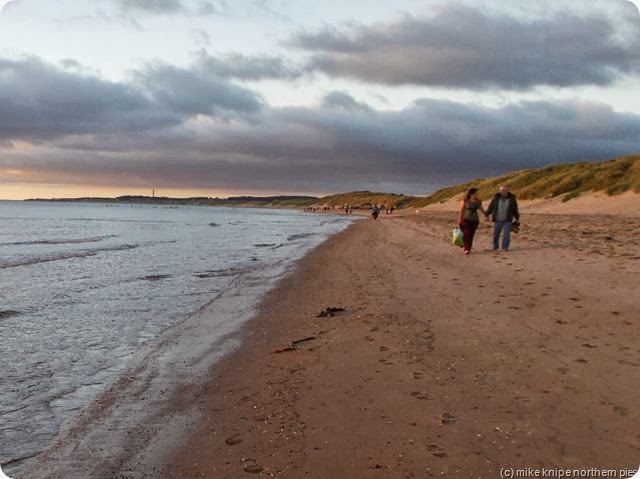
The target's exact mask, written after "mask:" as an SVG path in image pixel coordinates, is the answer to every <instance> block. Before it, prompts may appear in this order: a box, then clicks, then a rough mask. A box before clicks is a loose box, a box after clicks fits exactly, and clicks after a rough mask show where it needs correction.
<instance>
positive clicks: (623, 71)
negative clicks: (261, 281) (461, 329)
mask: <svg viewBox="0 0 640 479" xmlns="http://www.w3.org/2000/svg"><path fill="white" fill-rule="evenodd" d="M636 3H638V2H636ZM0 6H1V8H2V10H0V199H24V198H35V197H38V198H52V197H58V198H59V197H77V196H117V195H120V194H143V195H151V194H152V192H154V191H155V194H156V196H180V197H186V196H211V197H227V196H230V195H242V194H253V195H272V194H311V195H317V196H321V195H325V194H332V193H340V192H347V191H355V190H370V191H377V192H388V193H398V194H408V195H426V194H429V193H431V192H433V191H435V190H437V189H438V188H441V187H445V186H450V185H453V184H458V183H461V182H466V181H469V180H472V179H476V178H485V177H491V176H497V175H501V174H504V173H507V172H511V171H515V170H521V169H528V168H538V167H541V166H546V165H549V164H558V163H569V162H576V161H601V160H606V159H611V158H617V157H620V156H624V155H628V154H637V153H640V11H639V10H638V6H637V5H636V4H635V3H634V2H631V1H627V0H591V1H585V0H537V1H535V2H525V1H514V0H422V1H414V0H395V1H393V2H390V1H388V0H349V1H345V0H340V1H337V0H324V1H322V2H318V1H317V0H314V1H311V0H57V1H56V2H51V1H49V0H12V1H9V2H0Z"/></svg>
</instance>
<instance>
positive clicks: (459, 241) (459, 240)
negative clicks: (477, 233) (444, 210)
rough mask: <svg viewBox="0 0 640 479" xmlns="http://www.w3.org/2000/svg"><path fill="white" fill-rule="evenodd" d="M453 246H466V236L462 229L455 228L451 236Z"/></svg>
mask: <svg viewBox="0 0 640 479" xmlns="http://www.w3.org/2000/svg"><path fill="white" fill-rule="evenodd" d="M451 244H452V245H454V246H462V245H463V244H464V235H463V234H462V230H461V229H460V228H453V232H452V234H451Z"/></svg>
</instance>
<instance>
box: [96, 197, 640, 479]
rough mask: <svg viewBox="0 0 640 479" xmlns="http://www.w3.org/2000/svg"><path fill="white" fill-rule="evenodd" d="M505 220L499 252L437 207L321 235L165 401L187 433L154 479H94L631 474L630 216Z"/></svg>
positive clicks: (634, 276)
mask: <svg viewBox="0 0 640 479" xmlns="http://www.w3.org/2000/svg"><path fill="white" fill-rule="evenodd" d="M522 211H523V220H522V224H523V226H522V230H521V232H520V233H519V234H517V235H514V238H513V243H512V249H511V251H509V252H507V253H504V252H497V253H496V252H493V251H491V250H490V249H489V247H490V244H491V239H490V236H491V224H490V223H483V224H482V225H481V227H480V229H479V231H478V233H477V235H476V241H475V245H474V251H473V252H472V254H471V255H470V256H464V255H463V254H462V251H461V250H460V249H459V248H457V247H454V246H451V245H450V244H449V241H450V234H451V229H452V228H453V227H454V226H455V218H456V215H455V214H452V213H451V211H433V210H424V211H420V212H413V211H412V212H404V214H400V215H396V214H394V215H391V216H386V215H384V214H383V215H382V216H381V217H380V219H379V220H378V221H373V220H371V219H366V220H362V221H359V222H356V224H354V225H353V226H352V227H350V228H349V229H348V230H347V231H345V232H343V233H340V234H338V235H336V236H334V237H333V238H331V239H330V240H329V241H328V242H326V243H325V244H323V245H322V246H320V247H319V248H317V249H316V250H315V251H314V252H312V253H311V254H309V255H308V256H307V257H305V258H304V259H303V260H302V261H301V262H300V263H299V264H298V265H297V267H296V269H295V271H294V273H293V274H292V275H290V276H288V277H287V278H286V279H284V280H283V281H282V282H281V283H280V284H279V286H278V287H277V288H276V289H275V290H273V291H272V292H271V293H269V294H268V295H267V297H266V298H265V299H264V301H263V302H262V304H261V305H260V308H259V314H258V315H257V317H256V318H255V320H253V321H252V322H251V323H250V325H249V326H248V328H246V329H245V330H244V331H243V333H242V346H241V347H240V348H239V349H237V350H236V351H235V352H233V353H231V354H229V355H226V356H225V357H224V358H223V359H222V360H221V361H220V362H219V363H218V365H217V367H216V368H215V370H214V371H213V373H212V377H211V381H210V383H209V384H208V386H207V388H206V391H204V393H203V394H202V395H199V396H198V397H193V398H189V397H182V398H180V399H181V400H183V401H187V402H188V401H197V402H198V403H199V405H200V408H201V411H202V414H203V416H202V418H201V420H199V421H198V422H196V423H194V424H193V425H192V428H193V430H192V437H191V439H190V440H189V441H187V442H186V443H184V444H182V445H181V447H179V446H178V445H176V447H177V449H176V450H175V451H174V454H173V455H170V456H167V457H166V459H167V464H165V465H158V467H159V469H156V470H155V471H153V472H151V471H137V474H135V475H127V474H126V471H124V470H121V471H118V472H119V473H120V475H117V474H114V475H113V476H109V477H169V478H197V477H207V478H216V479H222V478H245V477H246V478H250V477H290V478H302V477H305V478H317V479H330V478H351V477H357V478H381V477H384V478H414V477H415V478H426V477H467V478H476V477H478V478H498V477H501V472H504V470H503V469H504V468H507V469H510V468H513V469H519V468H522V469H525V468H531V469H532V470H534V471H535V470H540V471H542V470H543V469H546V470H551V469H554V468H557V469H560V468H561V469H566V468H572V469H581V470H586V469H589V468H599V469H601V470H602V469H615V470H620V469H635V468H637V467H638V464H640V432H639V431H638V427H637V425H638V421H639V419H640V410H639V407H638V390H637V389H638V384H640V359H639V357H640V356H639V355H638V353H639V352H640V329H638V318H640V297H639V296H638V294H637V292H638V288H637V285H638V283H639V282H640V239H639V238H640V217H638V216H637V215H636V216H625V217H621V216H616V215H577V214H560V215H548V214H530V213H529V212H528V211H527V209H526V208H525V207H523V208H522ZM327 307H336V308H344V309H345V310H344V311H338V312H336V314H335V315H334V316H320V317H318V314H319V313H320V312H321V311H322V310H324V309H325V308H327ZM296 340H303V341H301V342H299V343H297V344H295V345H293V346H291V343H292V342H294V341H296ZM280 351H281V352H280ZM130 466H131V467H130V469H129V471H133V469H135V467H133V465H130ZM161 466H162V467H161ZM114 472H115V471H114ZM143 474H145V475H143ZM593 477H595V476H593Z"/></svg>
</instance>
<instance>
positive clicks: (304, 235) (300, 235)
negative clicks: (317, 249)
mask: <svg viewBox="0 0 640 479" xmlns="http://www.w3.org/2000/svg"><path fill="white" fill-rule="evenodd" d="M315 235H316V234H315V233H298V234H295V235H291V236H289V237H288V238H287V241H295V240H299V239H303V238H308V237H310V236H315Z"/></svg>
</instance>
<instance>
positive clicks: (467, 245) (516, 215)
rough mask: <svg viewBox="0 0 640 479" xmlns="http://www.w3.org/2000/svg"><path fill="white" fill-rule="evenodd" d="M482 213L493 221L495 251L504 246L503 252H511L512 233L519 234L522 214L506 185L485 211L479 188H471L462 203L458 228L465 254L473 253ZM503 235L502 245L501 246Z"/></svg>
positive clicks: (514, 197) (501, 187)
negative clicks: (474, 238) (461, 235)
mask: <svg viewBox="0 0 640 479" xmlns="http://www.w3.org/2000/svg"><path fill="white" fill-rule="evenodd" d="M478 211H479V212H481V213H482V214H483V215H484V216H485V218H486V219H489V217H491V220H492V221H493V249H494V250H497V249H498V248H499V247H500V246H502V250H503V251H509V246H510V244H511V231H512V230H513V231H514V232H517V231H518V230H517V228H518V227H519V226H520V223H519V222H518V221H519V220H520V212H519V211H518V200H517V199H516V196H515V195H514V194H513V193H511V192H510V191H509V188H508V187H507V186H505V185H502V186H500V189H499V192H498V193H496V195H495V196H494V197H493V198H492V199H491V203H489V207H488V208H487V209H486V210H485V209H484V208H483V207H482V200H480V198H479V197H478V189H477V188H469V190H468V191H467V194H466V196H465V198H464V200H463V201H462V207H461V208H460V214H459V216H458V226H459V227H460V229H461V230H462V234H463V245H462V246H463V248H464V254H469V253H471V247H472V246H473V237H474V235H475V233H476V230H477V229H478V225H479V224H480V216H479V214H478ZM514 220H515V222H514ZM500 235H502V244H500Z"/></svg>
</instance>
